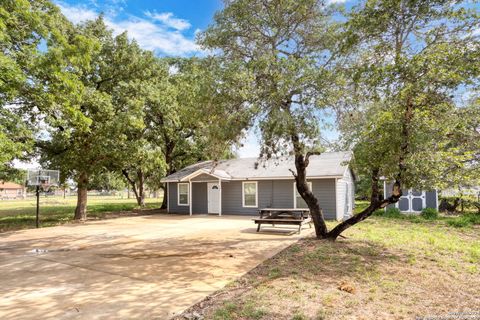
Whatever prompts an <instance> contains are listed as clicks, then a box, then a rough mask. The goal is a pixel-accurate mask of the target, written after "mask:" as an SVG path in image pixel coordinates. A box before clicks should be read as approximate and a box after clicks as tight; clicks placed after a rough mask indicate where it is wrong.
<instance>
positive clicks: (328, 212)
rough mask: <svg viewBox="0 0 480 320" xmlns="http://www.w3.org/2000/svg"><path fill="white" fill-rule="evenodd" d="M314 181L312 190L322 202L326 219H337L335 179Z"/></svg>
mask: <svg viewBox="0 0 480 320" xmlns="http://www.w3.org/2000/svg"><path fill="white" fill-rule="evenodd" d="M310 181H312V192H313V194H314V195H315V196H316V197H317V199H318V201H319V202H320V208H322V210H323V215H324V217H325V219H328V220H337V205H336V203H337V202H336V201H337V196H336V194H335V179H316V180H310Z"/></svg>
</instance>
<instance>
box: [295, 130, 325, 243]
mask: <svg viewBox="0 0 480 320" xmlns="http://www.w3.org/2000/svg"><path fill="white" fill-rule="evenodd" d="M292 132H293V131H292ZM291 139H292V143H293V149H294V151H295V168H296V171H297V172H296V173H295V172H293V171H292V174H293V176H294V177H295V182H296V185H297V191H298V193H299V194H300V196H301V197H302V198H303V200H305V202H306V203H307V206H308V209H309V210H310V215H311V216H312V220H313V225H314V226H315V234H316V236H317V238H318V239H324V238H325V237H326V236H327V234H328V228H327V225H326V223H325V218H324V217H323V213H322V210H321V208H320V204H319V202H318V199H317V198H316V197H315V195H314V194H313V193H312V190H310V189H309V188H308V184H307V167H308V163H309V158H310V156H311V153H307V154H306V155H305V156H304V155H303V153H302V152H303V150H302V146H301V144H300V138H299V136H298V134H296V133H295V132H293V133H292V134H291Z"/></svg>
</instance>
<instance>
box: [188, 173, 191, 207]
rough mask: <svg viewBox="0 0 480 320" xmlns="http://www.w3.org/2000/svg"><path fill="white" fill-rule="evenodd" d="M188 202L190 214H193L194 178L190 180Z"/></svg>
mask: <svg viewBox="0 0 480 320" xmlns="http://www.w3.org/2000/svg"><path fill="white" fill-rule="evenodd" d="M188 203H189V209H190V215H192V180H188Z"/></svg>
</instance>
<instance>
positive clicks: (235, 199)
mask: <svg viewBox="0 0 480 320" xmlns="http://www.w3.org/2000/svg"><path fill="white" fill-rule="evenodd" d="M257 188H258V189H257V193H258V203H257V207H256V208H244V207H243V201H242V181H228V182H222V214H240V215H242V214H247V215H248V214H251V215H254V214H257V212H258V209H259V208H267V207H270V206H271V199H272V188H271V182H270V181H258V184H257Z"/></svg>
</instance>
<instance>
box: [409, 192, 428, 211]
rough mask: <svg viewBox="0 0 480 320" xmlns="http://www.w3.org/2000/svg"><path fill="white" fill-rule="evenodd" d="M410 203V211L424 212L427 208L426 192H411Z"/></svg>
mask: <svg viewBox="0 0 480 320" xmlns="http://www.w3.org/2000/svg"><path fill="white" fill-rule="evenodd" d="M410 201H411V203H410V211H412V212H420V211H422V209H423V208H425V191H416V190H410Z"/></svg>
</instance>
